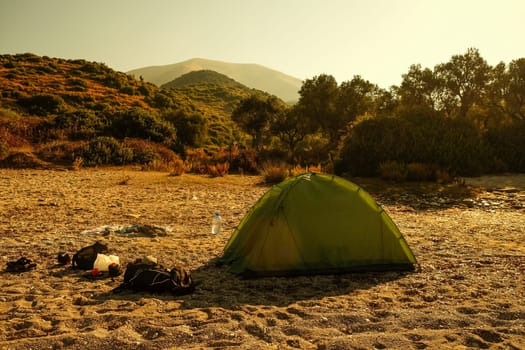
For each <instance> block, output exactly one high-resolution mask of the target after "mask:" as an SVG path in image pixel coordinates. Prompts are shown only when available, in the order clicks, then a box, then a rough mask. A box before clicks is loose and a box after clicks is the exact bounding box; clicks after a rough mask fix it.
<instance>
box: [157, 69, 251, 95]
mask: <svg viewBox="0 0 525 350" xmlns="http://www.w3.org/2000/svg"><path fill="white" fill-rule="evenodd" d="M201 84H215V85H222V86H230V87H237V88H240V89H247V90H250V88H248V87H247V86H245V85H243V84H241V83H239V82H237V81H235V80H233V79H231V78H229V77H227V76H226V75H224V74H221V73H218V72H215V71H213V70H209V69H204V70H197V71H192V72H189V73H186V74H184V75H181V76H180V77H178V78H175V79H174V80H172V81H170V82H167V83H166V84H162V85H161V87H162V88H180V87H184V86H187V85H201Z"/></svg>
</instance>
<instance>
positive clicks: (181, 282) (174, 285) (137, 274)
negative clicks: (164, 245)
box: [113, 262, 195, 295]
mask: <svg viewBox="0 0 525 350" xmlns="http://www.w3.org/2000/svg"><path fill="white" fill-rule="evenodd" d="M123 289H129V290H132V291H135V292H138V291H145V292H154V293H163V292H169V293H172V294H175V295H183V294H188V293H191V292H193V291H194V290H195V286H194V283H193V280H192V278H191V275H190V274H189V273H188V272H187V271H186V270H185V269H183V268H182V267H178V266H175V267H174V268H172V269H171V270H168V269H164V268H163V267H162V266H160V265H157V264H154V263H143V262H135V263H131V264H128V266H127V267H126V272H125V273H124V282H123V283H122V284H121V285H120V286H118V287H117V288H115V289H114V290H113V291H114V292H121V291H122V290H123Z"/></svg>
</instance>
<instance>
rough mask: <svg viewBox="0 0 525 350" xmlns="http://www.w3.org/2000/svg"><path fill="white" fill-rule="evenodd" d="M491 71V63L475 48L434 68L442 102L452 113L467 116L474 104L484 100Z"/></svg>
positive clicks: (450, 113) (462, 116) (452, 114)
mask: <svg viewBox="0 0 525 350" xmlns="http://www.w3.org/2000/svg"><path fill="white" fill-rule="evenodd" d="M490 73H491V67H490V66H489V65H488V64H487V62H486V61H485V60H484V59H483V58H482V57H481V55H480V54H479V51H478V50H477V49H473V48H471V49H468V50H467V52H466V53H465V54H463V55H454V56H452V58H451V59H450V61H449V62H447V63H443V64H438V65H437V66H436V67H435V68H434V76H435V78H436V79H437V80H438V82H439V83H438V85H439V87H440V89H441V90H440V91H439V94H440V99H441V103H442V104H443V106H444V109H445V110H447V112H448V113H449V115H451V116H458V117H461V118H464V117H466V116H467V113H468V112H469V110H470V108H472V106H474V105H476V104H478V105H479V104H482V103H483V99H484V97H485V93H486V91H487V88H488V84H489V82H490Z"/></svg>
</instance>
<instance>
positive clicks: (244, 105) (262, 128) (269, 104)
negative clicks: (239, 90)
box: [232, 95, 284, 149]
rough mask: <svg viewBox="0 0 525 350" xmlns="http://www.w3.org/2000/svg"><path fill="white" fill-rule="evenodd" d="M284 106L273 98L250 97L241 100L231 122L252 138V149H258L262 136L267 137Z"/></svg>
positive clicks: (261, 142) (261, 143)
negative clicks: (272, 123) (271, 125)
mask: <svg viewBox="0 0 525 350" xmlns="http://www.w3.org/2000/svg"><path fill="white" fill-rule="evenodd" d="M283 109H284V105H283V103H282V102H280V101H279V100H278V99H277V98H276V97H274V96H268V97H263V96H259V95H252V96H250V97H247V98H245V99H244V100H242V101H241V102H240V103H239V105H238V106H237V107H236V108H235V110H234V111H233V113H232V120H233V121H234V122H235V123H237V125H239V127H240V128H241V129H242V130H244V131H245V132H246V133H248V134H249V135H251V136H252V147H253V148H255V149H260V148H261V146H262V145H263V136H264V135H269V130H270V124H271V122H272V121H274V120H276V115H278V114H280V113H281V112H282V110H283Z"/></svg>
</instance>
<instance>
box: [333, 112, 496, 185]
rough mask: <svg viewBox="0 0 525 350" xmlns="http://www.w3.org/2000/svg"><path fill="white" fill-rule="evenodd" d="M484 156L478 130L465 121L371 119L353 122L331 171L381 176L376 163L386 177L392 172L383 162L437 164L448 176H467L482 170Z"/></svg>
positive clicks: (389, 165)
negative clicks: (383, 168) (449, 174)
mask: <svg viewBox="0 0 525 350" xmlns="http://www.w3.org/2000/svg"><path fill="white" fill-rule="evenodd" d="M488 155H489V152H488V149H487V147H486V146H485V144H484V142H483V138H482V135H481V132H480V131H479V130H478V129H477V128H476V126H475V125H473V124H472V123H470V122H468V121H466V120H455V119H446V118H443V117H438V116H422V117H421V118H415V117H413V116H412V117H411V118H407V119H403V118H391V117H389V118H374V119H365V120H363V121H360V122H358V123H357V124H356V125H355V126H354V127H353V129H352V130H351V131H350V133H349V134H348V135H347V136H346V138H345V139H344V141H343V146H342V148H341V151H340V153H339V159H338V161H337V163H336V168H335V171H336V172H338V173H344V172H350V173H351V174H352V175H354V176H375V175H378V173H380V174H381V175H382V172H383V171H382V170H381V169H380V165H381V164H382V163H385V164H383V167H385V170H384V172H386V173H389V172H390V171H394V170H395V169H392V168H390V167H391V166H392V165H391V164H386V162H389V161H395V162H398V163H404V164H410V163H424V164H436V165H437V166H438V167H439V168H441V169H444V170H446V171H447V172H449V173H451V174H453V175H464V176H469V175H470V176H472V175H478V174H480V173H482V172H483V171H484V170H485V169H486V168H487V164H488V159H489V157H488ZM399 175H402V173H400V174H399ZM407 175H408V174H407ZM387 176H389V175H387Z"/></svg>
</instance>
